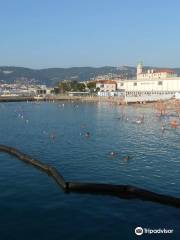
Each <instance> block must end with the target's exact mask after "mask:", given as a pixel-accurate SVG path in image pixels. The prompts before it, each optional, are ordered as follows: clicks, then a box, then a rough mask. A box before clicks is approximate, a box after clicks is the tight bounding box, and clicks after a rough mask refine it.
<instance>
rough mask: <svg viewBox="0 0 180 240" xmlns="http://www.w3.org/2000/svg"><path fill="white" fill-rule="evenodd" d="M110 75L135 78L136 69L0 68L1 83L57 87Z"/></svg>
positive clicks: (107, 67)
mask: <svg viewBox="0 0 180 240" xmlns="http://www.w3.org/2000/svg"><path fill="white" fill-rule="evenodd" d="M109 73H116V74H126V75H127V76H129V77H133V76H134V74H135V68H134V67H127V66H126V67H125V68H122V69H121V68H117V67H109V66H106V67H99V68H95V67H72V68H47V69H40V70H35V69H30V68H23V67H8V66H3V67H0V82H5V83H14V82H22V83H24V82H29V83H36V84H46V85H48V86H55V85H57V83H58V82H60V81H62V80H77V81H86V80H90V79H91V78H94V77H96V76H98V75H105V74H109Z"/></svg>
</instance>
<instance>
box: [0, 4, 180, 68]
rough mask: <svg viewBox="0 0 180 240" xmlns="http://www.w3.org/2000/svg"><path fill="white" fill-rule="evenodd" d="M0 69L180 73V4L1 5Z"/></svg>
mask: <svg viewBox="0 0 180 240" xmlns="http://www.w3.org/2000/svg"><path fill="white" fill-rule="evenodd" d="M0 7H1V8H0V9H1V11H0V66H7V65H8V66H23V67H30V68H35V69H39V68H48V67H73V66H75V67H77V66H93V67H99V66H122V65H130V66H135V65H137V63H138V62H140V61H142V62H143V63H144V65H146V66H147V65H149V66H158V67H180V28H179V27H180V14H179V9H180V1H179V0H171V1H170V0H166V1H165V0H151V1H147V0H146V1H145V0H0Z"/></svg>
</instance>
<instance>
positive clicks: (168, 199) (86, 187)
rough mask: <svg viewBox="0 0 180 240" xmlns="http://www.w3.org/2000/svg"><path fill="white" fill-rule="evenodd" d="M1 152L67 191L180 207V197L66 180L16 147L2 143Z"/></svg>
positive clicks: (119, 186) (117, 186) (54, 169)
mask: <svg viewBox="0 0 180 240" xmlns="http://www.w3.org/2000/svg"><path fill="white" fill-rule="evenodd" d="M0 152H5V153H8V154H10V155H12V156H15V157H16V158H18V159H20V160H22V161H24V162H25V163H27V164H31V165H33V166H34V167H36V168H38V169H40V170H41V171H43V172H45V173H47V174H48V175H49V176H51V177H52V178H53V179H54V180H55V181H56V183H57V184H58V185H59V186H60V187H61V189H62V190H63V191H64V192H66V193H68V192H69V193H70V192H76V193H87V194H97V195H99V194H100V195H110V196H116V197H120V198H125V199H141V200H145V201H152V202H157V203H160V204H165V205H170V206H173V207H177V208H180V198H177V197H172V196H168V195H163V194H158V193H155V192H151V191H148V190H145V189H141V188H138V187H135V186H131V185H113V184H101V183H85V182H66V181H65V179H64V177H63V176H62V175H61V174H60V172H59V171H58V170H57V169H56V168H55V167H52V166H50V165H48V164H45V163H43V162H41V161H39V160H36V159H34V158H32V157H31V156H29V155H26V154H24V153H23V152H21V151H19V150H18V149H16V148H12V147H9V146H6V145H0Z"/></svg>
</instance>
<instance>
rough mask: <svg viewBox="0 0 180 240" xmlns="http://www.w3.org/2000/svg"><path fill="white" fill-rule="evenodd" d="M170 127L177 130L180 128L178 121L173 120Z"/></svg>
mask: <svg viewBox="0 0 180 240" xmlns="http://www.w3.org/2000/svg"><path fill="white" fill-rule="evenodd" d="M170 125H171V127H172V128H177V127H178V126H179V124H178V122H177V120H176V119H174V120H172V121H171V122H170Z"/></svg>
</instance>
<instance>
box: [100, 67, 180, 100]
mask: <svg viewBox="0 0 180 240" xmlns="http://www.w3.org/2000/svg"><path fill="white" fill-rule="evenodd" d="M113 82H116V84H117V85H116V86H117V87H116V90H119V91H121V92H123V91H124V95H125V97H126V100H127V101H156V100H161V99H162V100H163V99H170V98H172V97H174V96H175V94H176V93H177V92H180V77H178V76H177V74H176V72H175V71H173V70H170V69H148V70H146V71H145V70H144V69H143V65H142V64H138V66H137V78H136V79H127V80H119V79H117V80H115V79H114V81H113ZM103 85H104V86H107V85H108V82H107V81H104V82H103ZM98 86H100V92H103V91H104V92H105V91H114V89H113V90H111V89H110V88H108V89H107V87H104V88H103V87H102V86H101V85H100V83H97V84H96V87H98ZM101 95H102V94H101Z"/></svg>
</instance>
